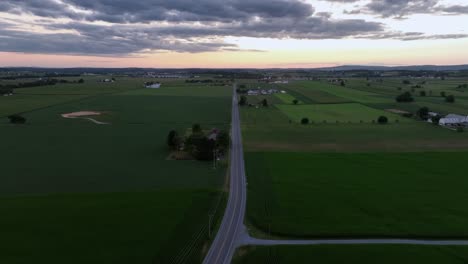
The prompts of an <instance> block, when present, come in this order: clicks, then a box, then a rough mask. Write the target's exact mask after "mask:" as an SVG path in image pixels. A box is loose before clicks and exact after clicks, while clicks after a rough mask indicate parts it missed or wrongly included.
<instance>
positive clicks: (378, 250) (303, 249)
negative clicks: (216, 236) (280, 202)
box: [233, 245, 468, 264]
mask: <svg viewBox="0 0 468 264" xmlns="http://www.w3.org/2000/svg"><path fill="white" fill-rule="evenodd" d="M467 260H468V249H467V248H466V247H456V246H452V247H435V246H407V245H405V246H397V245H377V246H370V245H341V246H333V245H323V246H277V247H245V248H241V249H239V250H238V257H237V258H236V259H235V260H234V262H233V263H235V264H241V263H242V264H250V263H252V264H253V263H280V264H283V263H284V264H286V263H297V264H306V263H327V264H340V263H363V264H373V263H382V264H393V263H405V264H407V263H408V264H409V263H428V264H440V263H444V264H458V263H460V264H461V263H465V262H466V261H467Z"/></svg>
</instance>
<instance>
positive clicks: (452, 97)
mask: <svg viewBox="0 0 468 264" xmlns="http://www.w3.org/2000/svg"><path fill="white" fill-rule="evenodd" d="M445 101H446V102H447V103H455V96H453V95H449V96H447V97H445Z"/></svg>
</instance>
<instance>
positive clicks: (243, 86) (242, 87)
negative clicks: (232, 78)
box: [239, 84, 247, 89]
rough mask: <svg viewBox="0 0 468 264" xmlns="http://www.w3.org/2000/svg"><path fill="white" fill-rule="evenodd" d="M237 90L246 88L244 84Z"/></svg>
mask: <svg viewBox="0 0 468 264" xmlns="http://www.w3.org/2000/svg"><path fill="white" fill-rule="evenodd" d="M239 88H241V89H245V88H247V87H246V86H245V84H241V85H239Z"/></svg>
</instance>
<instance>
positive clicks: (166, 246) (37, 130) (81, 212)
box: [0, 79, 232, 263]
mask: <svg viewBox="0 0 468 264" xmlns="http://www.w3.org/2000/svg"><path fill="white" fill-rule="evenodd" d="M142 81H143V80H139V79H135V80H133V82H130V83H131V84H130V86H129V87H128V88H124V87H122V88H119V91H115V90H114V89H109V90H108V89H107V88H108V86H99V87H98V88H96V89H100V91H92V92H89V93H87V94H85V97H84V98H80V100H72V101H66V100H65V101H59V102H56V101H47V100H50V98H51V97H53V96H56V95H55V94H47V93H49V92H50V93H56V92H57V93H58V91H60V88H59V87H48V86H44V87H37V88H34V89H37V91H39V90H40V89H42V88H44V89H47V90H49V91H48V92H47V93H46V92H44V93H46V95H36V94H34V95H33V94H21V95H18V94H16V95H14V96H10V97H5V98H2V100H9V99H11V100H10V101H5V102H7V104H8V105H9V106H8V107H10V108H11V109H13V110H14V112H22V113H23V114H22V115H23V116H25V117H26V118H27V124H25V125H19V126H15V125H10V124H9V123H8V120H7V119H6V118H3V119H2V120H0V136H1V137H2V138H4V139H8V140H5V141H4V143H5V144H2V145H1V146H0V153H1V154H0V157H1V159H2V161H3V162H2V166H3V168H2V173H1V174H0V211H2V217H1V219H0V234H2V241H1V242H0V248H1V250H0V263H31V262H35V263H171V262H174V261H175V262H177V261H184V260H185V261H193V262H198V261H200V259H201V256H202V248H203V246H204V242H206V241H207V235H206V234H205V233H206V226H207V221H206V219H207V217H208V215H209V214H212V213H213V212H215V211H214V210H215V209H216V208H218V209H219V208H222V206H220V205H219V202H218V201H219V199H220V197H221V196H220V195H221V193H222V192H221V187H222V184H223V182H224V179H225V173H226V169H225V168H223V167H221V168H219V169H217V170H213V169H212V166H211V163H204V162H196V161H171V160H167V156H168V154H169V153H168V150H167V147H166V137H167V134H168V132H169V131H170V130H171V129H176V130H178V131H179V132H181V133H182V132H183V131H185V130H186V129H187V128H190V127H191V125H192V124H193V123H200V124H201V125H202V127H204V128H207V129H209V128H213V127H217V128H223V129H227V128H229V123H230V110H231V107H230V106H231V90H232V88H231V87H224V86H219V87H211V89H212V90H209V91H204V93H205V94H198V93H196V92H192V90H191V88H190V87H191V84H190V85H189V84H187V85H186V84H184V86H186V87H185V88H183V89H182V88H181V89H179V88H178V87H175V86H174V87H172V86H170V85H167V86H166V87H165V88H166V89H172V88H174V90H171V92H167V93H166V94H164V93H161V94H157V93H158V92H159V91H157V90H152V91H148V92H147V91H146V90H144V89H141V88H139V87H141V85H142ZM87 82H88V80H87V81H86V82H85V84H83V85H86V83H87ZM51 89H58V90H57V91H50V90H51ZM87 89H88V88H87ZM89 89H90V90H92V89H91V88H89ZM137 89H140V90H137ZM162 89H163V88H161V90H162ZM193 89H197V86H196V85H194V86H193ZM215 89H220V90H221V91H220V92H218V90H215ZM128 90H135V94H128V95H127V94H126V93H125V91H128ZM211 91H212V92H213V93H214V95H213V94H211V96H210V95H208V93H210V92H211ZM67 92H68V91H67ZM69 92H70V93H74V92H73V91H71V90H70V91H69ZM77 92H78V91H77ZM122 92H123V93H122ZM35 93H39V92H35ZM64 93H65V92H64ZM80 93H81V92H80ZM17 96H28V100H30V101H31V102H37V101H40V102H41V107H39V108H37V109H36V108H35V107H31V106H30V105H29V104H25V105H24V106H22V107H20V106H18V105H17V104H16V102H17V101H15V100H16V99H15V97H17ZM67 96H68V95H67ZM41 100H44V101H41ZM13 110H11V111H13ZM82 110H88V111H101V112H102V113H103V115H102V116H98V117H96V119H97V120H99V121H105V122H109V123H110V125H96V124H94V123H92V122H90V121H88V120H84V119H65V118H62V117H61V114H63V113H69V112H74V111H82ZM7 112H8V111H4V112H0V116H4V115H7V114H9V112H8V113H7ZM200 232H201V233H200ZM199 233H200V234H202V235H201V236H200V238H199V239H197V237H198V234H199ZM192 243H193V246H189V245H191V244H192Z"/></svg>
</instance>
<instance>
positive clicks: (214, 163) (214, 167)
mask: <svg viewBox="0 0 468 264" xmlns="http://www.w3.org/2000/svg"><path fill="white" fill-rule="evenodd" d="M217 152H218V151H217V150H216V148H214V149H213V169H216V161H217V159H218V157H217V156H218V155H217Z"/></svg>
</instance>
